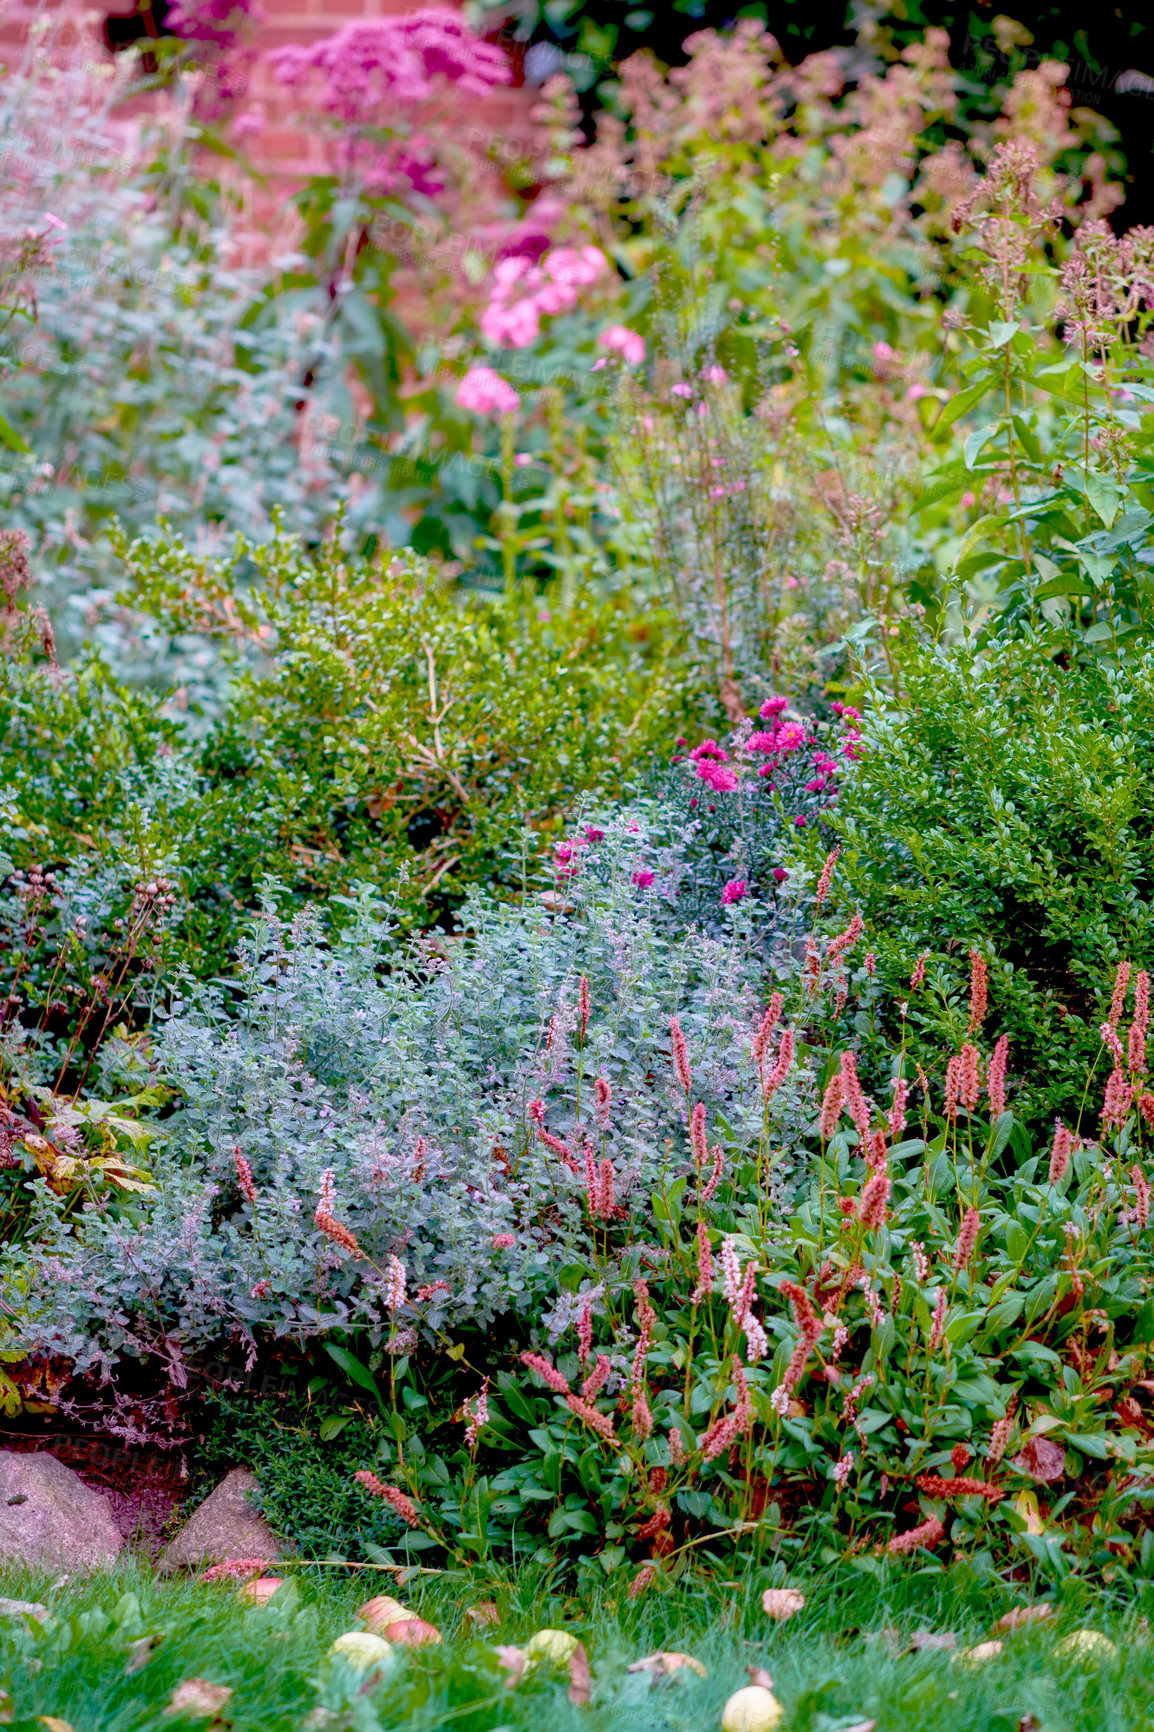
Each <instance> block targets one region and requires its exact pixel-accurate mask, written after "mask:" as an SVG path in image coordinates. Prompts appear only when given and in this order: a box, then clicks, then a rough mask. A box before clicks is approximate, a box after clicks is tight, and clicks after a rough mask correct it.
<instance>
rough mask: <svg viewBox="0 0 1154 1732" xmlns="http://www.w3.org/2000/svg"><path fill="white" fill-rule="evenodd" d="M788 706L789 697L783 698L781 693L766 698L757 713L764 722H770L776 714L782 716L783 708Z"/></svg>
mask: <svg viewBox="0 0 1154 1732" xmlns="http://www.w3.org/2000/svg"><path fill="white" fill-rule="evenodd" d="M788 707H789V699H788V698H783V697H781V696H780V694H779V695H778V696H776V697H772V698H766V700H765V702H764V703H763V704H762V706H761V708H760V709H759V710H758V712H757V713H758V715H759V716H760V717H761V719H762V721H763V722H768V721H771V720H772V719H773V717H774V716H780V714H781V712H782V710H784V709H787V708H788Z"/></svg>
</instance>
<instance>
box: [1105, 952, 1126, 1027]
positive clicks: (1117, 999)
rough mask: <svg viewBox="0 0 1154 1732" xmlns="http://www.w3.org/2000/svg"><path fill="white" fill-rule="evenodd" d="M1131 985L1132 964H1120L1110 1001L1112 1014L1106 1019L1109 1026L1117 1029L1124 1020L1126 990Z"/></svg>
mask: <svg viewBox="0 0 1154 1732" xmlns="http://www.w3.org/2000/svg"><path fill="white" fill-rule="evenodd" d="M1129 984H1130V964H1129V963H1128V962H1120V963H1119V964H1118V973H1117V974H1116V975H1115V977H1114V993H1113V996H1112V997H1111V999H1110V1014H1109V1016H1108V1017H1107V1018H1106V1022H1107V1025H1108V1026H1109V1027H1110V1028H1112V1029H1115V1028H1117V1026H1118V1024H1119V1023H1120V1022H1121V1020H1122V1012H1123V1011H1124V1010H1125V1008H1126V988H1127V987H1128V986H1129Z"/></svg>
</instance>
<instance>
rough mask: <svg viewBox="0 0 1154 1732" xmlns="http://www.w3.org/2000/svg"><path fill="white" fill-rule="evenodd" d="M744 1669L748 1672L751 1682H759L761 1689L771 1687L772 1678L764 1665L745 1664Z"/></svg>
mask: <svg viewBox="0 0 1154 1732" xmlns="http://www.w3.org/2000/svg"><path fill="white" fill-rule="evenodd" d="M745 1669H746V1671H747V1672H748V1673H749V1681H750V1683H751V1684H760V1685H761V1687H762V1689H763V1690H772V1689H773V1679H772V1678H771V1677H770V1675H769V1673H768V1672H767V1671H766V1669H765V1667H764V1666H747V1667H746V1668H745Z"/></svg>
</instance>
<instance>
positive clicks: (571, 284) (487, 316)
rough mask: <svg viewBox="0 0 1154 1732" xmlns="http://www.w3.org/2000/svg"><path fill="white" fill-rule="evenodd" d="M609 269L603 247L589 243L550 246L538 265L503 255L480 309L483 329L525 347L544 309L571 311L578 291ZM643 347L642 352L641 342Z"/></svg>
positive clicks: (504, 344) (548, 311)
mask: <svg viewBox="0 0 1154 1732" xmlns="http://www.w3.org/2000/svg"><path fill="white" fill-rule="evenodd" d="M608 269H609V260H608V259H607V258H606V257H605V254H604V253H603V252H602V251H601V248H600V247H592V246H586V247H554V248H552V250H551V251H550V252H547V253H546V254H545V256H544V258H543V259H542V260H541V262H540V264H537V265H535V264H534V263H533V262H532V260H531V259H529V258H527V257H526V256H525V255H524V254H523V253H517V254H514V255H513V256H512V257H511V258H506V259H501V260H500V261H499V262H498V264H497V266H496V269H495V270H494V272H493V286H492V289H491V290H490V292H489V304H488V306H487V307H486V308H485V310H484V312H483V313H482V314H481V334H482V335H483V336H485V337H487V338H488V339H489V341H490V342H491V343H498V344H500V345H501V347H502V348H507V349H526V348H528V346H529V344H530V343H532V342H533V341H534V339H535V338H536V336H537V333H538V332H539V330H540V329H541V319H542V316H543V315H548V314H553V313H568V312H571V311H572V310H573V308H574V307H575V306H576V305H577V300H578V291H579V290H580V289H582V288H586V287H588V285H589V284H591V283H595V282H596V281H597V280H598V278H599V277H601V276H604V275H605V273H606V272H607V271H608ZM615 329H623V327H615ZM631 335H632V333H631ZM637 341H638V342H641V339H640V338H638V339H637ZM641 349H642V357H644V352H645V345H644V343H642V344H641Z"/></svg>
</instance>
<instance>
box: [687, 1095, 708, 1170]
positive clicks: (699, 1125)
mask: <svg viewBox="0 0 1154 1732" xmlns="http://www.w3.org/2000/svg"><path fill="white" fill-rule="evenodd" d="M689 1144H690V1147H691V1148H692V1150H693V1160H694V1164H695V1166H696V1167H697V1170H698V1172H699V1173H700V1171H701V1169H702V1168H703V1167H704V1165H705V1161H706V1154H707V1150H708V1143H707V1141H706V1135H705V1102H704V1101H698V1103H697V1105H696V1106H695V1107H694V1109H693V1111H692V1113H691V1114H690V1117H689Z"/></svg>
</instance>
